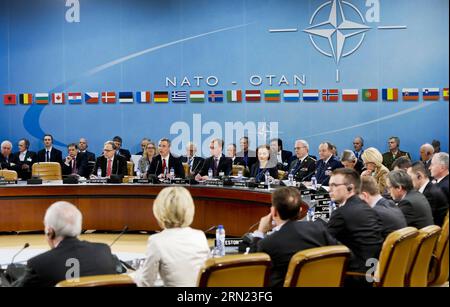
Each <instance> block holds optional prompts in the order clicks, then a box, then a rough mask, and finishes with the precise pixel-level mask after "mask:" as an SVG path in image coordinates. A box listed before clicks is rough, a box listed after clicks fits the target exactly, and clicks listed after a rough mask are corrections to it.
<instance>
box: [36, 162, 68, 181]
mask: <svg viewBox="0 0 450 307" xmlns="http://www.w3.org/2000/svg"><path fill="white" fill-rule="evenodd" d="M31 174H32V175H33V176H38V177H40V178H41V179H43V180H61V179H62V175H61V164H59V163H58V162H40V163H34V164H33V166H32V167H31Z"/></svg>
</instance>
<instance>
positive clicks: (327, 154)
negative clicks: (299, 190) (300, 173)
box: [316, 142, 344, 185]
mask: <svg viewBox="0 0 450 307" xmlns="http://www.w3.org/2000/svg"><path fill="white" fill-rule="evenodd" d="M332 146H333V145H332V144H331V143H329V142H325V143H322V144H320V145H319V157H320V160H319V161H317V164H316V179H317V183H318V184H321V185H328V181H329V180H330V175H331V172H332V171H334V170H335V169H338V168H342V167H344V166H343V165H342V163H341V162H340V161H339V160H338V159H337V158H336V157H335V156H334V155H333V152H332V151H331V148H332Z"/></svg>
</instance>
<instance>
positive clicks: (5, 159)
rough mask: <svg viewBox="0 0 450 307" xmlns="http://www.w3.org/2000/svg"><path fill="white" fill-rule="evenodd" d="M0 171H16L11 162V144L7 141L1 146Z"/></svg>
mask: <svg viewBox="0 0 450 307" xmlns="http://www.w3.org/2000/svg"><path fill="white" fill-rule="evenodd" d="M0 169H9V170H13V171H15V170H16V165H15V164H14V162H13V155H12V143H11V142H10V141H8V140H5V141H3V142H2V144H1V153H0Z"/></svg>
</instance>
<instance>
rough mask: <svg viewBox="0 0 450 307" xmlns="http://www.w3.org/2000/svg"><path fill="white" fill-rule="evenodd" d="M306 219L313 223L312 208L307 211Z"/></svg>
mask: <svg viewBox="0 0 450 307" xmlns="http://www.w3.org/2000/svg"><path fill="white" fill-rule="evenodd" d="M306 219H307V220H308V221H309V222H314V207H311V208H309V209H308V214H307V216H306Z"/></svg>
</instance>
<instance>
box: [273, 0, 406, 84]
mask: <svg viewBox="0 0 450 307" xmlns="http://www.w3.org/2000/svg"><path fill="white" fill-rule="evenodd" d="M344 8H345V9H346V10H347V11H346V10H345V9H344ZM350 10H352V11H353V12H351V11H350ZM322 12H324V13H325V14H323V13H322ZM346 12H348V13H352V14H348V15H351V16H352V18H353V20H351V19H350V17H347V14H346ZM324 15H325V16H326V19H325V20H320V21H319V19H320V16H322V18H323V16H324ZM355 18H356V19H355ZM309 25H310V26H309V27H308V28H306V29H304V30H303V32H305V33H307V34H308V35H309V39H310V41H311V43H312V45H313V47H314V48H315V49H316V50H317V51H318V52H320V53H321V54H323V55H325V56H327V57H330V58H333V59H334V62H335V64H336V66H338V65H339V63H340V61H341V59H342V58H344V57H347V56H349V55H351V54H352V53H354V52H355V51H356V50H358V48H359V47H360V46H361V45H362V43H363V41H364V38H365V36H366V33H365V32H367V31H369V30H371V29H372V27H369V26H367V25H366V22H365V20H364V16H363V14H362V13H361V11H360V10H358V8H357V7H356V6H354V5H353V4H351V3H350V2H348V1H344V0H331V1H327V2H325V3H323V4H322V5H320V6H319V7H318V8H317V9H316V10H315V11H314V13H313V14H312V16H311V19H310V20H309ZM377 28H378V29H379V30H382V29H406V26H379V27H377ZM297 31H298V29H297V28H292V29H270V30H269V32H271V33H279V32H297ZM351 37H356V38H357V40H356V41H357V43H356V45H353V46H351V47H350V48H347V50H346V48H345V47H346V40H347V39H349V38H351ZM319 39H325V40H326V41H327V42H328V44H327V45H328V50H325V48H324V47H323V46H319V44H318V43H317V42H318V40H319ZM348 49H350V50H348ZM336 82H339V69H336Z"/></svg>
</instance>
